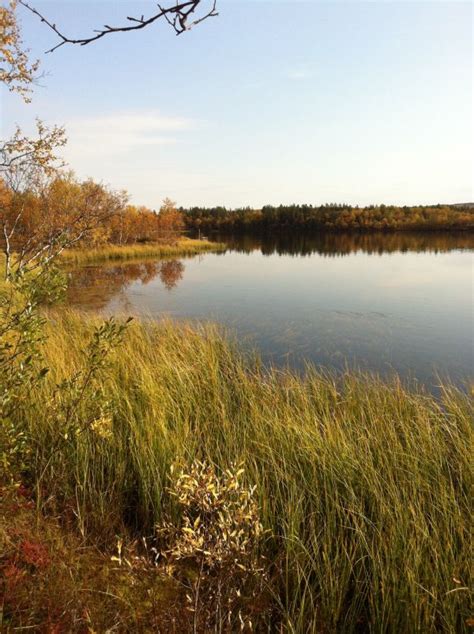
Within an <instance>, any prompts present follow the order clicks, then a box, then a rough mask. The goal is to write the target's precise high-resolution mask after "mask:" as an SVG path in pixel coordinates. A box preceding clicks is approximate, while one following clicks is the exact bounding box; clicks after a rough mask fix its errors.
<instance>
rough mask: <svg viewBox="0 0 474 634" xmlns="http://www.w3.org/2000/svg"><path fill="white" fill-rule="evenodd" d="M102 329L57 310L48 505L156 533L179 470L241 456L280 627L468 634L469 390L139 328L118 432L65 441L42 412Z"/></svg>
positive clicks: (43, 427) (41, 454)
mask: <svg viewBox="0 0 474 634" xmlns="http://www.w3.org/2000/svg"><path fill="white" fill-rule="evenodd" d="M91 329H92V322H91V321H90V320H86V319H85V318H82V317H79V316H77V315H74V314H72V313H69V314H67V313H66V314H63V313H61V314H58V315H55V316H52V317H51V318H50V321H49V324H48V335H49V339H48V343H47V346H46V347H45V355H46V359H47V364H48V366H49V367H50V368H51V372H50V374H49V375H48V376H47V381H46V384H44V385H42V386H41V387H35V388H34V390H32V392H31V394H30V396H29V400H28V402H26V403H25V404H24V407H22V412H21V416H22V417H23V420H26V421H27V424H28V435H29V437H30V438H31V447H32V452H31V456H30V460H29V464H30V477H31V479H32V481H33V482H35V481H36V482H37V483H38V478H39V477H41V482H40V485H39V488H40V490H41V491H42V492H43V496H44V500H45V501H46V502H47V504H46V508H48V509H49V512H50V513H52V514H53V515H55V516H57V515H61V514H62V516H63V517H70V518H74V523H75V524H78V525H79V527H80V532H81V534H82V535H84V536H85V537H87V539H88V540H93V541H94V542H95V543H97V544H100V545H101V547H102V548H106V547H107V544H109V545H110V544H114V543H115V541H116V535H125V534H129V535H150V534H151V533H153V530H154V528H153V527H154V526H155V525H156V524H157V523H159V522H160V521H161V520H162V519H163V517H165V516H168V515H170V514H171V515H172V514H173V513H174V512H175V507H174V502H173V499H171V498H170V496H169V495H168V493H167V488H166V487H167V483H168V475H169V472H170V467H171V465H172V464H175V463H178V464H181V465H188V464H190V462H191V461H192V460H193V459H194V458H199V459H205V460H208V461H210V462H211V463H213V464H215V465H216V466H217V467H218V468H222V469H226V468H227V467H229V465H231V464H233V463H240V462H242V463H243V466H244V468H245V478H246V481H247V482H248V483H249V484H251V485H256V487H257V488H256V495H257V496H258V504H259V509H260V514H261V520H262V522H263V524H264V527H265V528H266V529H268V531H269V533H268V538H267V539H266V541H265V546H264V550H265V553H264V554H265V555H266V556H267V558H268V566H269V577H268V578H269V586H270V590H271V594H272V597H273V601H274V603H275V605H276V606H277V614H278V617H275V618H277V621H278V622H279V623H282V624H283V629H284V631H289V632H301V633H303V632H304V633H306V632H338V633H340V632H393V633H398V632H454V631H456V632H462V631H467V630H468V627H467V625H466V619H468V617H469V616H470V615H469V612H468V608H469V606H468V598H469V595H468V590H467V587H468V586H469V574H470V566H469V552H470V551H469V548H470V546H469V536H470V516H469V506H470V505H469V490H470V485H471V484H472V479H471V476H472V468H471V458H472V440H473V436H472V415H473V409H472V402H471V401H470V399H469V397H468V396H466V395H464V394H462V393H460V392H459V391H457V390H456V389H454V388H452V387H450V386H448V385H446V386H444V388H443V390H442V393H443V396H442V400H441V401H437V400H436V399H435V398H433V397H432V396H430V395H428V394H425V393H423V392H421V391H414V390H409V389H406V388H405V387H403V386H402V385H401V384H400V383H399V382H398V381H397V380H393V381H392V382H390V383H387V382H383V381H381V380H378V379H377V378H374V377H371V376H361V375H354V374H347V375H345V376H344V377H342V378H340V379H338V380H336V379H335V378H334V377H331V376H329V375H325V374H323V373H320V372H317V371H316V370H314V369H309V370H308V372H307V375H306V376H305V378H300V377H297V376H296V375H294V374H292V373H291V372H287V371H284V372H282V371H277V370H272V371H267V370H265V369H263V368H262V367H261V364H260V362H259V360H258V359H257V358H248V357H244V356H243V355H242V353H241V352H239V350H238V349H236V348H235V347H234V346H233V344H232V343H229V342H228V341H227V340H226V339H225V338H223V337H222V335H221V334H220V333H219V331H218V330H217V329H215V328H212V327H205V328H202V329H201V330H199V329H198V330H196V329H192V328H190V327H186V326H183V327H178V326H176V325H172V324H168V325H166V324H165V325H156V324H155V325H151V324H148V325H144V324H140V323H138V322H136V323H132V324H131V325H130V327H129V329H128V331H127V333H126V336H125V340H124V342H123V343H122V344H121V346H120V348H119V349H118V350H117V352H115V353H114V354H113V356H112V357H111V360H110V365H109V367H107V368H106V369H104V370H103V375H102V378H101V389H102V391H103V392H104V393H105V396H106V399H107V402H108V403H109V404H110V406H111V412H112V414H111V419H110V424H111V429H110V433H107V434H100V433H98V431H97V429H95V430H94V429H92V428H88V429H87V430H86V431H85V432H84V433H80V434H78V435H77V436H76V437H74V438H69V439H68V440H67V442H66V443H64V445H63V446H61V450H60V451H58V450H55V447H56V449H57V447H58V445H55V442H56V441H54V438H56V437H57V434H58V431H59V433H60V432H61V430H58V424H59V423H58V420H57V419H55V418H54V417H51V416H48V407H45V406H44V404H45V403H48V402H50V401H49V399H50V397H49V396H48V395H49V394H50V393H51V386H52V385H53V384H55V383H57V382H58V381H60V380H62V379H63V378H64V377H66V376H70V373H71V371H72V370H79V369H80V367H81V362H82V359H83V354H84V350H85V349H86V348H87V343H88V341H89V339H90V334H91ZM81 407H84V405H81ZM15 415H20V413H18V412H16V413H15ZM86 415H87V413H86V412H84V416H86ZM90 574H91V575H94V571H91V572H90ZM123 609H125V608H123ZM277 621H274V623H273V627H275V628H276V627H277V626H276V622H277ZM260 631H262V630H260ZM264 631H266V630H264Z"/></svg>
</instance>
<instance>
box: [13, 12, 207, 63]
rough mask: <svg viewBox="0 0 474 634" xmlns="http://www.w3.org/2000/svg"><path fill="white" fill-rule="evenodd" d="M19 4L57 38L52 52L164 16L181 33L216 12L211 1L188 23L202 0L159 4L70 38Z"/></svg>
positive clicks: (148, 24)
mask: <svg viewBox="0 0 474 634" xmlns="http://www.w3.org/2000/svg"><path fill="white" fill-rule="evenodd" d="M18 2H19V4H21V5H22V6H23V7H25V9H28V11H30V12H31V13H33V14H34V15H36V16H37V17H38V18H39V19H40V20H41V22H42V23H44V24H46V26H48V27H49V28H50V29H51V30H52V31H54V33H55V34H56V35H57V36H58V38H59V40H60V41H59V43H58V44H56V45H55V46H53V47H52V48H51V49H49V50H48V51H46V52H47V53H52V52H53V51H55V50H57V49H58V48H60V47H61V46H64V44H78V45H79V46H86V45H87V44H90V43H91V42H96V41H97V40H100V39H101V38H103V37H104V36H105V35H110V34H111V33H129V32H131V31H138V30H140V29H144V28H146V27H147V26H150V25H151V24H153V23H154V22H157V21H158V20H160V19H161V18H164V19H165V20H166V21H167V22H168V24H169V25H170V26H171V27H172V28H173V29H174V31H175V33H176V35H181V33H184V32H185V31H189V30H190V29H191V28H192V27H193V26H195V25H197V24H199V23H201V22H203V21H204V20H207V19H208V18H211V17H216V16H217V15H218V13H217V10H216V9H217V0H213V1H212V6H211V8H210V9H209V10H208V11H207V12H205V13H204V14H203V15H201V17H199V18H197V19H196V20H194V21H193V22H191V23H188V19H189V17H190V16H191V15H192V14H193V13H195V11H196V10H197V9H198V8H201V7H202V6H203V0H187V1H185V2H177V3H176V4H175V5H172V6H170V7H162V6H160V5H159V4H158V5H157V6H158V9H159V11H158V12H157V13H155V14H153V15H151V16H150V17H148V18H145V16H143V15H142V16H141V17H139V18H137V17H132V16H128V17H127V20H128V22H130V23H131V24H129V25H122V26H111V25H109V24H104V26H103V27H102V28H101V29H96V30H94V35H91V36H89V37H83V38H72V37H68V36H67V35H65V34H64V33H63V32H62V31H61V30H60V29H59V28H58V27H57V26H56V24H54V23H53V22H51V21H50V20H48V19H47V18H46V17H45V16H44V15H43V14H42V13H40V12H39V11H38V10H37V9H35V7H33V6H31V5H30V4H29V3H28V2H27V1H26V0H18Z"/></svg>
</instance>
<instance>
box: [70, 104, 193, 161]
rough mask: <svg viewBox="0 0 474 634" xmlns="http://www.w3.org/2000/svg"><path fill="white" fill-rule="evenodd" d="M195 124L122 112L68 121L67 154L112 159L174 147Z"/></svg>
mask: <svg viewBox="0 0 474 634" xmlns="http://www.w3.org/2000/svg"><path fill="white" fill-rule="evenodd" d="M195 127H196V125H195V122H194V121H192V120H191V119H185V118H182V117H170V116H166V115H162V114H161V113H158V112H133V113H130V112H124V113H116V114H111V115H105V116H101V117H92V118H79V119H72V120H71V121H69V122H68V123H66V132H67V135H68V138H69V142H68V149H67V154H68V157H69V155H74V156H77V155H78V154H81V155H82V156H83V155H84V154H87V155H91V154H92V155H94V156H97V155H98V154H99V155H101V156H103V155H113V156H117V154H123V153H127V152H131V151H134V152H136V151H137V150H139V149H140V148H146V147H150V146H160V145H169V144H173V143H178V142H179V138H178V134H179V133H182V132H185V131H189V130H191V129H193V128H195Z"/></svg>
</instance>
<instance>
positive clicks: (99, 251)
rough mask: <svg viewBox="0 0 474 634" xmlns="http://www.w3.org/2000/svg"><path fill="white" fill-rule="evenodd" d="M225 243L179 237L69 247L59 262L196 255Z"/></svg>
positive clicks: (218, 249)
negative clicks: (172, 240)
mask: <svg viewBox="0 0 474 634" xmlns="http://www.w3.org/2000/svg"><path fill="white" fill-rule="evenodd" d="M225 248H226V247H225V245H224V244H221V243H217V242H209V241H207V240H192V239H191V238H181V239H180V240H178V241H177V242H176V244H162V243H146V244H130V245H125V246H120V245H105V246H102V247H97V248H82V247H79V248H77V249H70V250H67V251H64V252H63V253H62V254H61V262H63V263H65V264H88V263H93V262H107V261H113V260H116V261H119V260H131V259H136V258H147V257H150V258H151V257H153V258H160V257H180V256H186V255H198V254H199V253H205V252H216V251H223V250H225Z"/></svg>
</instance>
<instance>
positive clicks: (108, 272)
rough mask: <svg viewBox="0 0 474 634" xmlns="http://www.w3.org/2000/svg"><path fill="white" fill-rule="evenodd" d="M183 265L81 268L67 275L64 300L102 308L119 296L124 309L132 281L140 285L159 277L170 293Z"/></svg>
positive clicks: (145, 263) (150, 263) (129, 264)
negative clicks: (67, 281) (65, 298)
mask: <svg viewBox="0 0 474 634" xmlns="http://www.w3.org/2000/svg"><path fill="white" fill-rule="evenodd" d="M184 271H185V266H184V264H183V263H182V262H181V261H180V260H164V261H161V262H160V261H150V260H147V261H143V262H127V263H126V264H112V265H111V264H101V265H97V266H85V267H82V268H80V269H76V270H74V271H72V272H70V274H69V285H68V290H67V301H68V303H69V304H70V305H77V306H83V307H92V308H95V309H99V310H101V309H103V308H105V306H107V305H108V304H109V302H110V301H111V300H112V299H113V298H117V297H121V298H122V300H123V302H124V304H125V305H124V308H126V307H127V301H126V294H125V291H126V289H127V288H128V287H129V286H130V285H131V284H133V283H134V282H140V283H141V284H142V285H143V286H146V285H147V284H149V283H150V282H151V281H152V280H154V279H155V278H159V279H160V280H161V282H162V284H163V286H164V287H165V288H166V289H167V290H168V291H171V290H172V289H174V288H175V287H176V286H177V285H178V283H179V282H180V280H182V279H183V275H184Z"/></svg>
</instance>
